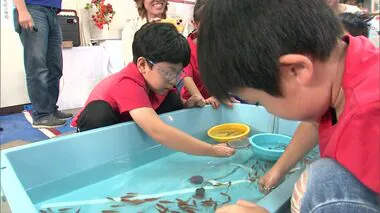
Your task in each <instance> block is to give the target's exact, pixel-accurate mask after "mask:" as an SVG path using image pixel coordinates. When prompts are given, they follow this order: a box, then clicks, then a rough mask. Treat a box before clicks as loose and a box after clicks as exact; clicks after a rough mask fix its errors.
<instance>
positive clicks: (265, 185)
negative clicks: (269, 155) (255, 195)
mask: <svg viewBox="0 0 380 213" xmlns="http://www.w3.org/2000/svg"><path fill="white" fill-rule="evenodd" d="M282 177H283V175H282V174H281V172H280V171H279V170H278V169H277V168H276V167H273V168H272V169H270V170H269V172H267V173H266V174H265V175H264V176H262V177H261V178H260V180H259V190H260V192H262V193H264V194H268V193H269V192H271V191H272V190H273V189H274V188H275V187H276V186H278V184H280V181H281V179H282Z"/></svg>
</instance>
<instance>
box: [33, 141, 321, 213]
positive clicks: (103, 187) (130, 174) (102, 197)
mask: <svg viewBox="0 0 380 213" xmlns="http://www.w3.org/2000/svg"><path fill="white" fill-rule="evenodd" d="M161 149H162V148H161ZM140 155H144V152H142V153H140ZM312 155H314V154H312ZM312 155H309V158H310V157H313V156H312ZM119 161H120V159H119ZM119 163H120V162H119ZM125 163H128V161H125ZM272 166H273V162H267V161H263V160H260V159H257V158H256V157H255V156H254V155H253V153H252V151H251V149H250V148H247V149H241V150H238V151H237V153H236V154H235V155H234V156H233V157H231V158H212V157H196V156H191V155H187V154H184V153H179V152H176V153H174V154H170V155H168V156H165V157H163V158H160V159H158V160H155V161H153V162H150V163H148V164H145V165H143V166H140V167H137V168H134V169H132V170H129V171H126V172H124V173H122V174H119V175H117V176H113V177H111V178H108V179H105V180H103V181H100V182H97V183H95V184H91V185H88V186H85V187H82V188H79V189H77V190H75V191H72V192H70V193H67V194H64V195H61V196H59V197H54V198H52V199H49V200H44V201H42V202H39V203H37V204H36V207H37V208H38V209H39V210H42V212H44V211H45V212H63V211H64V212H77V211H78V210H79V209H80V212H90V213H92V212H102V211H104V212H107V210H108V211H109V212H214V208H215V207H216V206H220V205H223V204H226V203H234V202H236V201H237V200H238V199H246V200H249V201H253V202H257V201H259V200H260V199H261V198H263V197H264V195H263V194H262V193H260V192H259V190H258V185H257V181H256V179H257V177H259V176H261V175H263V174H264V173H265V172H266V171H268V170H269V169H270V168H271V167H272ZM95 169H96V168H95ZM98 172H99V173H100V172H102V171H101V170H100V171H98ZM193 176H201V177H202V178H200V177H197V178H195V179H198V181H201V182H202V183H200V184H194V183H192V182H191V181H190V178H191V177H193ZM68 178H70V177H68ZM193 179H194V178H193ZM202 179H203V181H202ZM201 188H203V189H204V196H202V191H203V189H201ZM197 189H198V191H197V193H196V190H197ZM196 194H197V196H195V195H196ZM122 197H123V198H122ZM120 198H122V199H123V200H124V202H120V201H121V199H120ZM60 210H61V211H60Z"/></svg>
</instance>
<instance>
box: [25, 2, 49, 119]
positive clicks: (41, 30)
mask: <svg viewBox="0 0 380 213" xmlns="http://www.w3.org/2000/svg"><path fill="white" fill-rule="evenodd" d="M27 8H28V11H29V13H30V15H31V16H32V18H33V23H34V26H35V27H36V28H37V29H38V31H37V32H35V31H31V30H29V29H24V28H20V33H19V35H20V39H21V42H22V44H23V47H24V66H25V72H26V82H27V88H28V94H29V99H30V101H31V103H32V106H33V120H34V121H36V120H39V119H40V118H43V117H46V116H48V115H49V114H51V113H52V112H53V108H52V107H51V104H50V103H51V102H52V97H51V95H50V93H49V92H48V90H49V87H48V76H49V69H48V67H47V61H46V54H47V49H48V38H49V22H48V13H47V12H48V10H47V8H45V7H41V6H29V5H28V6H27Z"/></svg>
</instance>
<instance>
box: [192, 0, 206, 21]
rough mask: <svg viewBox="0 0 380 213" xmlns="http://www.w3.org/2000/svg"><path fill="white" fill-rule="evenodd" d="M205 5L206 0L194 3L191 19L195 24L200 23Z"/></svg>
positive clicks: (198, 0)
mask: <svg viewBox="0 0 380 213" xmlns="http://www.w3.org/2000/svg"><path fill="white" fill-rule="evenodd" d="M206 3H207V0H197V1H196V2H195V5H194V9H193V19H194V22H195V23H199V22H200V20H201V16H202V13H203V11H204V8H205V6H206Z"/></svg>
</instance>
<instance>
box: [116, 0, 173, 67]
mask: <svg viewBox="0 0 380 213" xmlns="http://www.w3.org/2000/svg"><path fill="white" fill-rule="evenodd" d="M135 2H136V7H137V11H138V13H139V17H137V18H134V19H130V20H128V21H127V23H126V24H125V26H124V29H123V31H122V36H121V38H122V45H123V48H122V49H123V59H124V64H128V63H129V62H131V61H132V60H133V55H132V42H133V37H134V35H135V33H136V32H137V30H139V29H140V28H141V26H142V25H144V24H145V23H147V22H148V21H151V20H155V19H165V18H166V12H167V10H168V2H167V0H135Z"/></svg>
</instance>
